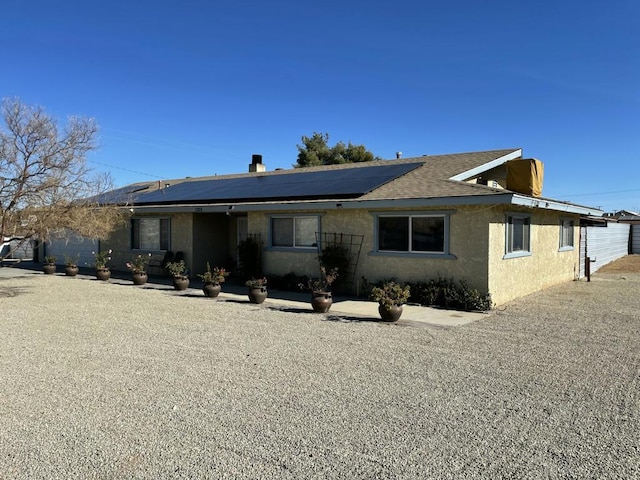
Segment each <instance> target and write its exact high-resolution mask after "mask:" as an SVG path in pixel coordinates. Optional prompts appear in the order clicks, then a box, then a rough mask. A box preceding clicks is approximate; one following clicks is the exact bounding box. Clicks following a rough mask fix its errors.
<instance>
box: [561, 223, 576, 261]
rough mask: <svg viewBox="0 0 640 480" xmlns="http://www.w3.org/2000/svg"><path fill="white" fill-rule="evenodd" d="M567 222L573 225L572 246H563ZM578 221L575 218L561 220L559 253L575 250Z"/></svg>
mask: <svg viewBox="0 0 640 480" xmlns="http://www.w3.org/2000/svg"><path fill="white" fill-rule="evenodd" d="M565 222H570V223H572V225H571V229H572V230H573V231H572V234H571V245H563V244H562V239H563V236H564V235H563V233H564V227H565ZM575 227H576V221H575V219H573V218H569V217H562V218H560V238H559V239H558V251H559V252H570V251H571V250H575V248H576V247H575V245H576V230H575Z"/></svg>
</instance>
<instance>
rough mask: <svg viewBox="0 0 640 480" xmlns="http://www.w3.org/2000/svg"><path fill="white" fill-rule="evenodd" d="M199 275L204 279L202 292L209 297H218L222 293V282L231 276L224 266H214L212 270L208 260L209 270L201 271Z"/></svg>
mask: <svg viewBox="0 0 640 480" xmlns="http://www.w3.org/2000/svg"><path fill="white" fill-rule="evenodd" d="M198 276H199V277H200V278H201V279H202V283H203V285H202V292H203V293H204V294H205V296H207V297H209V298H216V297H217V296H218V295H220V291H221V290H222V287H221V286H220V284H221V283H224V281H225V280H226V278H227V277H228V276H229V272H227V271H226V270H225V269H224V268H219V267H213V270H211V266H210V265H209V262H207V271H206V272H204V273H199V274H198Z"/></svg>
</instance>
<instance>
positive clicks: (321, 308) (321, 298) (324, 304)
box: [311, 292, 333, 313]
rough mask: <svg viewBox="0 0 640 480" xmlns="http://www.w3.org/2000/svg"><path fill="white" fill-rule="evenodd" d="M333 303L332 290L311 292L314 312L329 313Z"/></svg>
mask: <svg viewBox="0 0 640 480" xmlns="http://www.w3.org/2000/svg"><path fill="white" fill-rule="evenodd" d="M332 303H333V296H332V295H331V292H313V293H312V294H311V307H312V308H313V311H314V312H317V313H327V312H328V311H329V309H330V308H331V304H332Z"/></svg>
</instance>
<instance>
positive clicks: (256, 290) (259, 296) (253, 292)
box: [244, 277, 267, 303]
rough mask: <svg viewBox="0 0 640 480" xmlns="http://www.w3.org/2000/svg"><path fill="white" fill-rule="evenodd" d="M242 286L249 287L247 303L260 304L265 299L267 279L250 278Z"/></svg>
mask: <svg viewBox="0 0 640 480" xmlns="http://www.w3.org/2000/svg"><path fill="white" fill-rule="evenodd" d="M244 284H245V285H246V286H247V287H249V301H250V302H251V303H262V302H264V301H265V300H266V298H267V277H262V278H252V279H251V280H247V281H246V282H244Z"/></svg>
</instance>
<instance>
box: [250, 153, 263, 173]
mask: <svg viewBox="0 0 640 480" xmlns="http://www.w3.org/2000/svg"><path fill="white" fill-rule="evenodd" d="M266 170H267V167H266V166H265V165H264V164H263V163H262V155H256V154H254V155H251V163H250V164H249V172H251V173H255V172H265V171H266Z"/></svg>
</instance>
